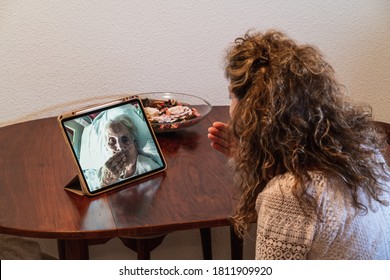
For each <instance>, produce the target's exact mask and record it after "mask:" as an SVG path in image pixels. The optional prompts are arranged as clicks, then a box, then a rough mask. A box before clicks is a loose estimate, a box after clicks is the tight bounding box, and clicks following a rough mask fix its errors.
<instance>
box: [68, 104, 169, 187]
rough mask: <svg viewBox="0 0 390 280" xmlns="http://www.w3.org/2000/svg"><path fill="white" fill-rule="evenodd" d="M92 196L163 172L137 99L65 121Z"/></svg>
mask: <svg viewBox="0 0 390 280" xmlns="http://www.w3.org/2000/svg"><path fill="white" fill-rule="evenodd" d="M62 125H63V127H64V128H65V130H66V134H67V137H68V140H69V143H71V146H72V150H73V153H74V156H75V158H76V160H77V163H78V166H79V168H80V170H81V173H82V175H83V177H84V180H85V183H86V185H87V187H88V189H89V191H90V192H91V193H93V192H97V191H100V190H102V189H106V188H108V187H111V186H114V185H117V184H120V183H124V182H125V181H132V180H135V179H136V178H139V177H141V176H142V177H144V176H146V175H148V174H153V173H155V172H157V171H160V170H162V169H164V167H165V166H164V161H163V158H162V154H161V152H160V151H159V149H158V146H157V143H156V140H155V137H153V134H152V133H151V128H150V126H148V123H147V120H146V116H145V114H144V112H143V110H142V106H141V104H140V101H139V100H138V99H135V100H130V101H128V102H126V103H123V104H120V105H115V106H112V107H109V108H107V109H103V110H99V111H92V112H88V113H86V114H83V115H80V116H76V117H72V118H70V119H67V120H63V122H62Z"/></svg>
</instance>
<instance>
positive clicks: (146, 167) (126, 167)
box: [99, 115, 158, 187]
mask: <svg viewBox="0 0 390 280" xmlns="http://www.w3.org/2000/svg"><path fill="white" fill-rule="evenodd" d="M136 131H137V128H136V127H135V125H134V123H133V122H132V121H131V119H130V118H129V117H128V116H126V115H120V116H119V117H117V118H116V119H114V120H110V121H108V122H107V124H106V126H105V131H104V144H105V147H106V149H107V150H108V151H109V154H110V157H109V158H108V160H107V161H106V162H105V164H104V165H103V167H102V168H101V169H100V170H99V178H100V182H101V185H102V187H103V186H107V185H111V184H113V183H116V182H118V181H120V180H122V179H125V178H128V177H132V176H135V175H138V174H142V173H145V172H147V171H150V170H152V169H154V168H158V164H157V163H156V162H154V161H153V160H152V159H150V158H148V157H146V156H144V155H141V154H140V153H139V152H138V149H137V143H136V140H135V139H136V137H135V135H136Z"/></svg>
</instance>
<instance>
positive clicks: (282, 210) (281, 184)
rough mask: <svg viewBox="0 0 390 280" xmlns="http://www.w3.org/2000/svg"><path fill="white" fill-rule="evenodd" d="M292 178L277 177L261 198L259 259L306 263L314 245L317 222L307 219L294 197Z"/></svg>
mask: <svg viewBox="0 0 390 280" xmlns="http://www.w3.org/2000/svg"><path fill="white" fill-rule="evenodd" d="M293 184H294V179H293V178H292V176H288V175H284V176H278V177H276V178H274V179H273V180H271V181H270V182H269V183H268V184H267V186H266V188H265V189H264V190H263V191H262V192H261V193H260V194H259V196H258V198H257V202H256V209H257V212H258V221H257V234H256V259H262V260H285V259H288V260H299V259H306V258H307V254H308V252H309V250H310V247H311V245H312V242H313V236H314V233H315V227H316V221H315V219H314V218H310V217H307V216H305V214H304V213H303V211H302V209H301V208H300V206H299V204H298V201H297V200H296V198H295V197H294V196H293V195H292V193H291V187H292V186H293Z"/></svg>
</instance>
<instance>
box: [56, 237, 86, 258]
mask: <svg viewBox="0 0 390 280" xmlns="http://www.w3.org/2000/svg"><path fill="white" fill-rule="evenodd" d="M57 247H58V258H59V259H60V260H88V259H89V251H88V241H87V240H84V239H80V240H77V239H58V240H57Z"/></svg>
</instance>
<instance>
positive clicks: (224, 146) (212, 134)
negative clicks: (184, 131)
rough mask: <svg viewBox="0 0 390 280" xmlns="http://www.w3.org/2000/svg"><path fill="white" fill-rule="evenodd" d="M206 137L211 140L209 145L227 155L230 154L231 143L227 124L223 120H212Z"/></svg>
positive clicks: (229, 155)
mask: <svg viewBox="0 0 390 280" xmlns="http://www.w3.org/2000/svg"><path fill="white" fill-rule="evenodd" d="M208 132H209V133H208V135H207V137H208V138H209V139H210V140H211V146H212V147H213V148H214V149H215V150H217V151H219V152H221V153H222V154H224V155H225V156H227V157H231V156H232V147H233V146H232V143H231V136H230V132H229V126H228V125H227V124H226V123H223V122H214V123H213V126H212V127H209V129H208Z"/></svg>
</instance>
